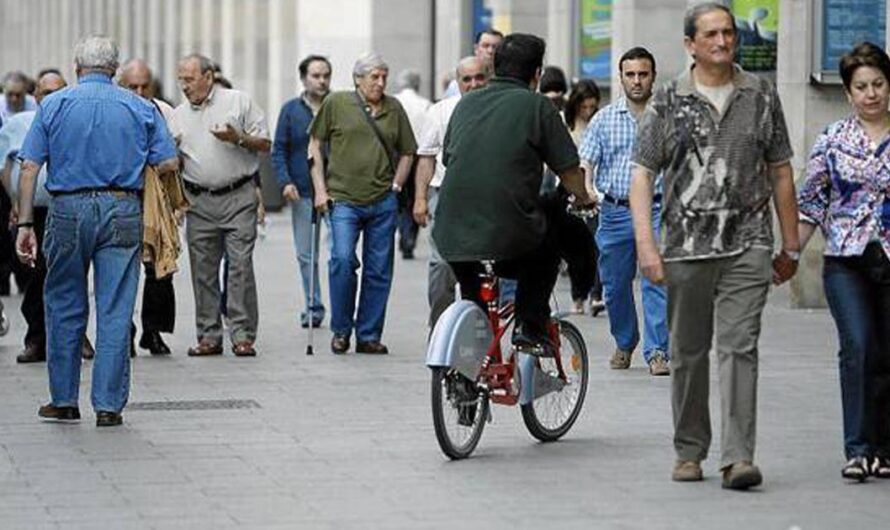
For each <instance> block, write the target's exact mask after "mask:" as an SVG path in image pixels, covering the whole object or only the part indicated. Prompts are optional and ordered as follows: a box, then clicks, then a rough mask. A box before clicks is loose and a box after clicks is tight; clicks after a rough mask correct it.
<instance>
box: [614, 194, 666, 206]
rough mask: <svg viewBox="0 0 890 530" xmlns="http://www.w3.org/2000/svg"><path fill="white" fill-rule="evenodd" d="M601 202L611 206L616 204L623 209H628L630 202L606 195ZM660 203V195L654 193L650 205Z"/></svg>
mask: <svg viewBox="0 0 890 530" xmlns="http://www.w3.org/2000/svg"><path fill="white" fill-rule="evenodd" d="M603 201H605V202H609V203H612V204H617V205H618V206H624V207H625V208H630V200H629V199H619V198H617V197H612V196H611V195H609V194H608V193H606V194H605V195H603ZM660 202H661V194H660V193H656V194H655V195H653V196H652V204H658V203H660Z"/></svg>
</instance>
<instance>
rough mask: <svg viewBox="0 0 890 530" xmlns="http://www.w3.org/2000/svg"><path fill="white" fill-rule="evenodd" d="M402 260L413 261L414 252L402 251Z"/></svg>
mask: <svg viewBox="0 0 890 530" xmlns="http://www.w3.org/2000/svg"><path fill="white" fill-rule="evenodd" d="M402 259H414V251H413V250H403V251H402Z"/></svg>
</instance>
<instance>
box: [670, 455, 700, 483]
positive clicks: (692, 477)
mask: <svg viewBox="0 0 890 530" xmlns="http://www.w3.org/2000/svg"><path fill="white" fill-rule="evenodd" d="M671 480H673V481H674V482H698V481H699V480H702V472H701V464H699V463H698V462H696V461H695V460H677V463H675V464H674V472H673V473H671Z"/></svg>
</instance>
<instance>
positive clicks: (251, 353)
mask: <svg viewBox="0 0 890 530" xmlns="http://www.w3.org/2000/svg"><path fill="white" fill-rule="evenodd" d="M232 353H234V354H235V356H236V357H256V349H254V347H253V342H251V341H249V340H241V341H238V342H236V343H235V344H232Z"/></svg>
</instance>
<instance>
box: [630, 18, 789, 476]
mask: <svg viewBox="0 0 890 530" xmlns="http://www.w3.org/2000/svg"><path fill="white" fill-rule="evenodd" d="M684 34H685V38H684V43H685V46H686V50H687V52H689V54H690V55H691V56H692V58H693V64H692V66H691V67H690V68H689V69H688V70H686V71H685V72H684V73H682V74H681V75H680V76H679V77H678V78H677V79H675V80H673V81H671V82H670V83H668V84H666V85H664V86H663V87H662V88H660V89H659V90H658V91H657V92H656V93H655V95H653V96H652V100H651V101H650V103H649V106H648V107H646V110H645V112H644V114H643V117H642V119H641V121H640V128H639V134H638V136H637V146H636V150H635V151H634V156H633V163H634V165H635V167H634V169H633V173H632V177H631V188H630V205H631V210H632V214H633V224H634V232H635V237H636V244H637V255H638V256H639V263H640V269H641V270H642V271H643V274H645V275H646V277H647V278H649V280H650V281H652V282H653V283H656V284H660V283H662V282H664V283H666V284H667V291H668V293H667V300H668V321H669V325H670V335H671V352H672V354H673V359H672V363H673V380H672V390H671V400H672V405H673V415H674V450H675V451H676V454H677V462H676V463H675V465H674V470H673V475H672V478H673V480H675V481H684V482H685V481H699V480H702V469H701V461H702V460H704V459H705V458H706V457H707V455H708V448H709V446H710V443H711V419H710V414H709V412H708V392H709V377H710V370H709V367H708V364H709V360H708V359H709V358H708V354H709V351H710V350H711V344H712V340H713V339H714V333H715V332H716V341H715V342H716V349H717V362H718V364H719V369H718V374H719V379H720V403H721V407H720V408H721V436H720V445H721V447H720V449H721V451H720V452H721V455H720V469H721V470H722V472H723V487H724V488H730V489H747V488H750V487H753V486H757V485H759V484H760V483H761V482H762V480H763V477H762V475H761V473H760V470H759V469H758V467H757V466H755V465H754V463H753V460H754V446H755V434H756V431H757V372H758V368H757V358H758V351H757V343H758V339H759V337H760V317H761V314H762V312H763V307H764V305H765V304H766V297H767V293H768V291H769V285H770V281H771V280H772V279H773V270H772V267H771V253H772V250H773V222H772V215H771V210H770V200H771V199H772V201H773V202H774V203H775V207H776V212H777V214H778V218H779V227H780V230H781V234H782V252H781V254H780V256H781V260H780V261H779V262H777V263H778V264H779V265H780V266H779V267H778V268H777V269H776V274H777V278H776V279H777V281H779V282H781V281H785V280H787V279H788V278H790V276H791V275H793V274H794V271H795V270H796V262H794V265H792V266H788V263H787V262H792V261H793V260H796V259H797V256H798V253H799V252H800V243H799V240H798V234H797V202H796V199H795V194H794V180H793V172H792V169H791V164H790V163H789V160H790V159H791V156H792V152H791V144H790V141H789V139H788V129H787V127H786V125H785V117H784V115H783V113H782V105H781V103H780V101H779V95H778V93H777V92H776V88H775V86H773V84H772V83H770V82H769V81H768V80H766V79H764V78H760V77H757V76H754V75H752V74H749V73H747V72H745V71H743V70H742V69H741V68H739V67H738V66H737V65H735V64H734V63H733V59H734V52H735V49H736V43H737V37H738V33H737V31H736V27H735V19H734V18H733V16H732V13H731V12H730V10H729V9H728V8H727V7H725V6H724V5H723V4H720V3H716V2H708V3H702V4H698V5H696V6H693V7H691V8H690V9H689V10H688V11H687V13H686V18H685V20H684ZM662 171H663V179H664V180H663V186H664V201H663V203H662V204H663V205H664V211H663V214H662V218H663V223H664V238H663V241H662V243H661V251H660V252H659V249H658V248H657V247H656V243H655V236H654V233H653V228H652V204H653V202H654V201H653V193H654V191H653V187H654V181H655V175H657V174H658V173H659V172H662Z"/></svg>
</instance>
